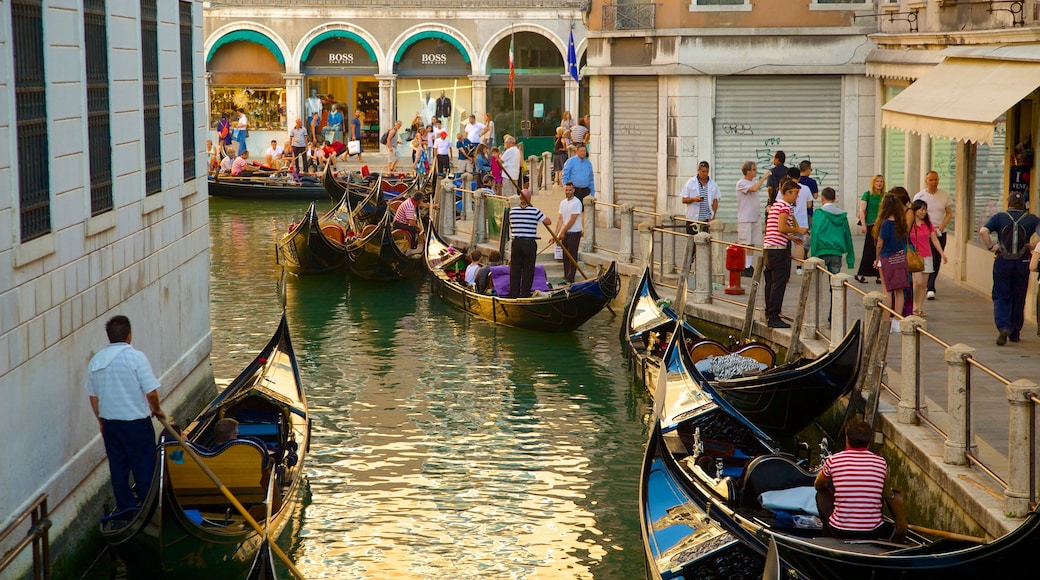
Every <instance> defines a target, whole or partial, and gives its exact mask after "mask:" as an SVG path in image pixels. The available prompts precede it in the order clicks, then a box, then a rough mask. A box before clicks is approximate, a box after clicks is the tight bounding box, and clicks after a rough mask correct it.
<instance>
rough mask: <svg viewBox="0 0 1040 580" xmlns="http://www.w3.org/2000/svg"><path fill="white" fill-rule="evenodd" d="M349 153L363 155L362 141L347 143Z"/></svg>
mask: <svg viewBox="0 0 1040 580" xmlns="http://www.w3.org/2000/svg"><path fill="white" fill-rule="evenodd" d="M347 153H349V154H350V155H357V154H358V153H361V141H347Z"/></svg>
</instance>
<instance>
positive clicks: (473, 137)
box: [466, 115, 484, 147]
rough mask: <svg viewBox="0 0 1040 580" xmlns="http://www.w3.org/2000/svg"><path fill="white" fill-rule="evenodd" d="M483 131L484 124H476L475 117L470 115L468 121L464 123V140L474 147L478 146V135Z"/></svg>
mask: <svg viewBox="0 0 1040 580" xmlns="http://www.w3.org/2000/svg"><path fill="white" fill-rule="evenodd" d="M483 131H484V124H483V123H478V122H477V116H476V115H470V116H469V121H468V122H467V123H466V140H467V141H469V142H470V143H472V144H473V146H474V147H476V146H477V145H480V133H481V132H483Z"/></svg>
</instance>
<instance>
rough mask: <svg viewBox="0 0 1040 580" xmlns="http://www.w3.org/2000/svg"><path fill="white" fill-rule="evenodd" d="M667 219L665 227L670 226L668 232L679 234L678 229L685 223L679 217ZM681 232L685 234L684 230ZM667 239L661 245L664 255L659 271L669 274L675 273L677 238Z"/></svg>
mask: <svg viewBox="0 0 1040 580" xmlns="http://www.w3.org/2000/svg"><path fill="white" fill-rule="evenodd" d="M667 219H668V224H667V225H668V226H670V228H669V231H671V232H672V233H677V232H679V231H680V230H679V227H680V226H682V225H683V224H684V223H685V222H683V221H682V220H680V219H679V216H674V215H673V216H671V217H669V218H667ZM682 231H683V232H685V231H686V230H685V229H684V230H682ZM668 237H669V238H670V239H669V240H668V241H667V242H665V243H664V244H661V245H663V246H664V253H663V255H662V256H661V269H662V270H664V272H665V273H666V274H671V273H672V272H674V271H675V269H676V265H677V264H676V252H675V247H676V244H677V243H678V239H679V236H673V235H669V236H668Z"/></svg>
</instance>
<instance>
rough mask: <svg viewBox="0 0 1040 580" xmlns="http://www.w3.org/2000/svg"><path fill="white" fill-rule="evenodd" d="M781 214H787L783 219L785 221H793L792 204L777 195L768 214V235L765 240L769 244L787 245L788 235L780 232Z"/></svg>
mask: <svg viewBox="0 0 1040 580" xmlns="http://www.w3.org/2000/svg"><path fill="white" fill-rule="evenodd" d="M780 214H787V215H785V216H783V218H782V219H784V220H785V222H784V223H787V224H790V223H791V214H792V210H791V204H789V203H787V202H786V201H784V200H782V199H780V197H779V196H777V198H776V201H774V202H773V205H771V206H769V214H768V215H767V216H766V236H765V241H764V242H763V243H764V244H765V245H767V246H785V247H786V246H787V235H785V234H783V233H781V232H780V219H781V217H780Z"/></svg>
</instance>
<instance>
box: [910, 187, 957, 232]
mask: <svg viewBox="0 0 1040 580" xmlns="http://www.w3.org/2000/svg"><path fill="white" fill-rule="evenodd" d="M919 199H923V200H924V202H925V203H927V204H928V219H930V220H932V227H934V228H935V231H936V232H939V224H941V223H943V220H944V219H946V208H948V207H952V206H953V202H952V201H951V200H950V194H948V193H946V190H944V189H936V190H935V193H928V190H927V189H922V190H921V191H919V192H917V195H915V196H914V201H917V200H919Z"/></svg>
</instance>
